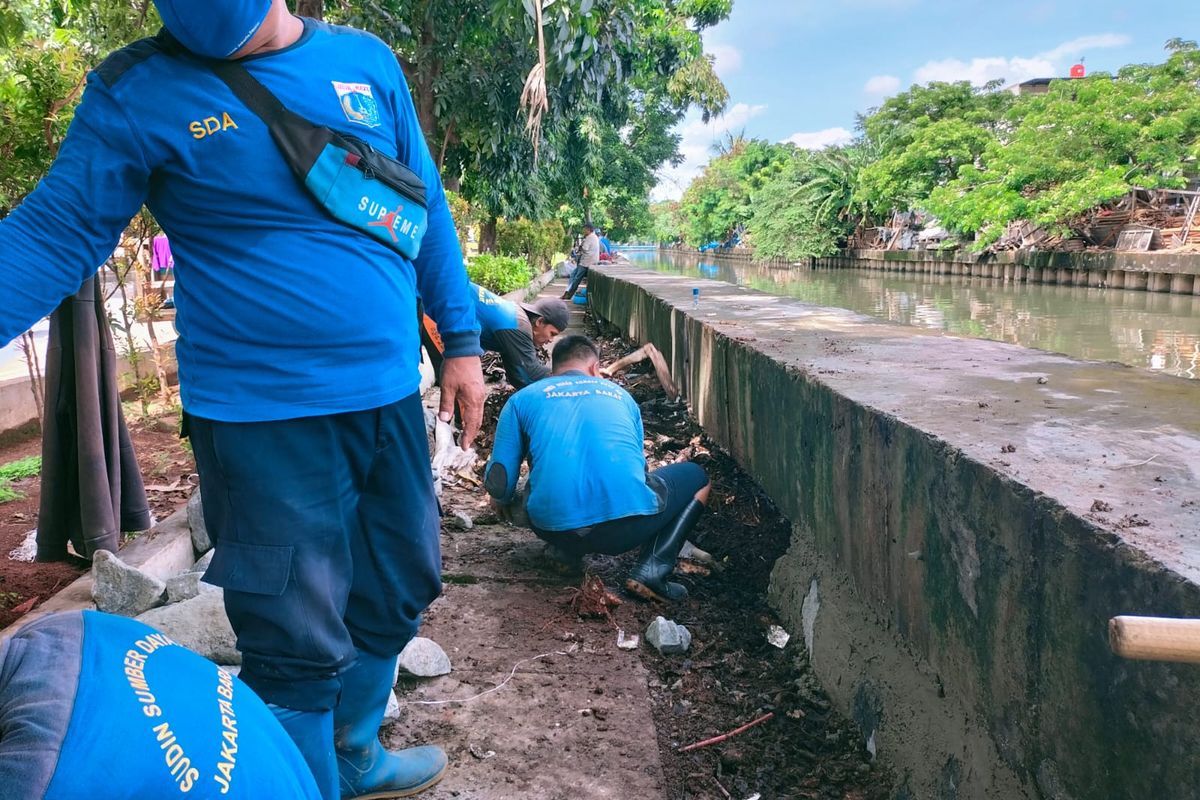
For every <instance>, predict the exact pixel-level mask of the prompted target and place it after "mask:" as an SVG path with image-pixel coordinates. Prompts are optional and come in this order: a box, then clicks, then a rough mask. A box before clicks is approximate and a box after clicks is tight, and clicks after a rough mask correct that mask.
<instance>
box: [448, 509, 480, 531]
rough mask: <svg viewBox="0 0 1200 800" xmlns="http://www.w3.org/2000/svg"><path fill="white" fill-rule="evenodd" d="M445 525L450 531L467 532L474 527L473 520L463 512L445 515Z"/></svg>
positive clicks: (452, 512)
mask: <svg viewBox="0 0 1200 800" xmlns="http://www.w3.org/2000/svg"><path fill="white" fill-rule="evenodd" d="M445 525H446V527H447V528H449V529H450V530H452V531H469V530H471V528H474V527H475V520H473V519H472V518H471V515H470V514H468V513H467V512H465V511H457V510H455V511H451V512H450V513H448V514H446V517H445Z"/></svg>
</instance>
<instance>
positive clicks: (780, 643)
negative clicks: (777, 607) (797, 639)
mask: <svg viewBox="0 0 1200 800" xmlns="http://www.w3.org/2000/svg"><path fill="white" fill-rule="evenodd" d="M791 638H792V636H791V634H790V633H788V632H787V631H785V630H784V629H783V628H781V627H779V626H778V625H772V626H771V627H769V628H767V643H768V644H770V645H771V646H772V647H778V648H779V649H780V650H782V649H783V648H785V647H787V643H788V641H789V640H791Z"/></svg>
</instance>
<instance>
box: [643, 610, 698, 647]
mask: <svg viewBox="0 0 1200 800" xmlns="http://www.w3.org/2000/svg"><path fill="white" fill-rule="evenodd" d="M646 642H647V643H649V645H650V646H651V647H653V648H654V649H655V650H657V651H658V652H660V653H662V654H663V655H664V656H669V655H675V654H677V653H686V652H687V651H688V648H690V647H691V646H692V634H691V632H690V631H689V630H688V629H687V628H685V627H684V626H682V625H680V624H678V623H676V622H675V621H674V620H669V619H667V618H666V617H655V618H654V621H653V622H651V623H650V625H649V627H647V628H646Z"/></svg>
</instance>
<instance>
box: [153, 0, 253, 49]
mask: <svg viewBox="0 0 1200 800" xmlns="http://www.w3.org/2000/svg"><path fill="white" fill-rule="evenodd" d="M271 4H272V0H154V5H155V6H157V7H158V14H159V16H161V17H162V21H163V25H164V26H166V29H167V30H168V31H170V32H171V35H172V36H174V37H175V38H176V39H178V40H179V43H180V44H182V45H183V46H184V47H186V48H187V49H188V50H191V51H192V52H193V53H195V54H196V55H199V56H206V57H208V58H228V57H229V56H231V55H233V54H234V53H236V52H237V51H238V50H241V49H242V48H243V47H245V46H246V44H247V43H248V42H249V41H250V40H251V39H252V38H253V37H254V34H256V33H258V29H259V28H260V27H262V24H263V20H265V19H266V18H267V12H268V11H270V10H271Z"/></svg>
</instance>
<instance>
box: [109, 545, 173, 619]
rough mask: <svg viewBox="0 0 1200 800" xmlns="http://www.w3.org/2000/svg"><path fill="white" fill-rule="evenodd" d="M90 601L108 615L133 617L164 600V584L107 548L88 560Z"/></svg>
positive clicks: (165, 590) (165, 587)
mask: <svg viewBox="0 0 1200 800" xmlns="http://www.w3.org/2000/svg"><path fill="white" fill-rule="evenodd" d="M92 600H94V601H95V603H96V608H98V609H100V610H101V611H106V612H108V613H109V614H120V615H121V616H123V617H136V616H137V615H138V614H141V613H144V612H146V611H149V610H150V609H152V608H157V607H158V606H161V605H162V604H163V603H165V602H166V600H167V586H166V584H165V583H163V582H162V581H160V580H159V579H158V578H155V577H152V576H150V575H147V574H146V573H144V572H142V571H141V570H140V569H138V568H137V567H131V566H129V565H128V564H126V563H125V562H124V561H122V560H121V559H119V558H117V557H116V556H115V555H113V554H112V553H110V552H108V551H107V550H101V551H100V552H98V553H96V556H95V558H93V559H92Z"/></svg>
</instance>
